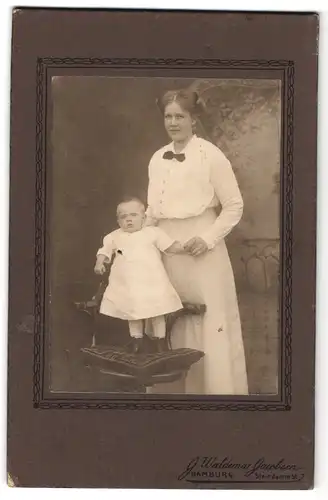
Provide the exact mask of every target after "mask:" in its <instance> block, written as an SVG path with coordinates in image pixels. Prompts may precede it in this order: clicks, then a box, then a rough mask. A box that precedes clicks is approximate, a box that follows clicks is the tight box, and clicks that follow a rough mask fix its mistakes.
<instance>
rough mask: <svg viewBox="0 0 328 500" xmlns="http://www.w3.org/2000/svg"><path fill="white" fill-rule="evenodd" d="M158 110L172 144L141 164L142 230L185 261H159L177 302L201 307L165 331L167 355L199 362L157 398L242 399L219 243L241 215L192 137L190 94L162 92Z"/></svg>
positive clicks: (216, 164)
mask: <svg viewBox="0 0 328 500" xmlns="http://www.w3.org/2000/svg"><path fill="white" fill-rule="evenodd" d="M159 106H160V109H161V111H162V112H163V115H164V125H165V129H166V131H167V133H168V135H169V137H170V138H171V140H172V142H171V143H170V144H168V145H167V146H164V147H163V148H161V149H160V150H158V151H156V153H155V154H154V155H153V157H152V158H151V161H150V164H149V187H148V209H147V215H148V223H150V224H158V226H159V227H160V228H161V229H163V230H164V231H166V233H167V234H168V235H169V236H171V237H172V238H173V239H175V240H179V241H180V242H181V243H182V244H184V248H185V250H186V252H187V253H186V254H183V255H174V256H164V265H165V268H166V271H167V273H168V275H169V277H170V279H171V282H172V284H173V286H174V287H175V289H176V291H177V292H178V294H179V295H180V298H181V300H182V301H183V302H191V303H198V304H205V305H206V313H205V314H204V315H203V316H202V317H198V316H188V317H184V318H180V319H179V320H178V321H177V322H176V324H175V326H174V329H173V332H172V347H173V348H174V349H176V348H180V347H189V348H193V349H199V350H202V351H204V353H205V356H204V358H203V359H202V360H201V361H199V362H198V363H196V364H195V365H193V366H192V367H191V369H190V370H189V372H188V374H187V376H186V378H185V379H184V380H183V387H178V386H176V387H174V386H173V387H171V388H169V386H166V387H163V391H164V392H183V393H189V394H192V393H194V394H231V395H236V394H248V385H247V374H246V366H245V354H244V345H243V339H242V334H241V326H240V318H239V310H238V303H237V297H236V290H235V281H234V275H233V271H232V268H231V263H230V258H229V255H228V252H227V248H226V245H225V241H224V238H225V237H226V236H227V235H228V234H229V233H230V231H231V230H232V229H233V227H234V226H235V225H236V224H237V223H238V222H239V220H240V218H241V216H242V212H243V200H242V197H241V194H240V191H239V188H238V185H237V182H236V178H235V175H234V173H233V170H232V168H231V165H230V162H229V161H228V159H227V158H226V157H225V156H224V154H223V153H222V152H221V151H220V149H218V148H217V147H216V146H214V145H213V144H212V143H211V142H209V141H206V140H204V139H202V138H200V137H197V136H196V135H195V134H194V132H193V131H194V128H195V125H196V122H197V119H198V118H199V116H200V113H201V111H202V109H201V104H200V101H199V98H198V94H197V93H196V92H191V91H189V90H178V91H170V92H167V93H166V94H165V95H164V96H163V98H162V100H161V101H160V102H159ZM217 207H220V208H221V211H220V213H219V215H217V211H216V209H217ZM155 392H156V390H155Z"/></svg>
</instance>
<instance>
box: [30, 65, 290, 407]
mask: <svg viewBox="0 0 328 500" xmlns="http://www.w3.org/2000/svg"><path fill="white" fill-rule="evenodd" d="M68 67H71V68H83V69H87V68H89V67H90V68H116V69H136V70H138V68H142V69H148V68H155V69H156V68H166V69H168V70H169V69H198V70H202V69H218V70H219V69H220V70H223V69H227V70H233V69H237V70H245V69H246V70H250V71H251V70H254V69H256V70H259V69H263V70H270V69H272V70H281V71H282V74H283V78H282V89H281V95H282V112H281V116H282V125H281V132H282V133H281V140H282V149H281V151H282V156H281V161H280V165H281V168H280V180H281V190H280V193H281V198H280V206H281V214H282V216H281V225H280V235H284V238H282V237H281V241H280V273H281V276H280V278H281V279H280V325H281V330H280V337H281V339H280V346H281V348H280V357H281V362H280V381H281V383H280V400H277V399H274V400H268V399H265V398H267V396H262V395H261V396H259V397H258V398H255V397H254V395H250V396H247V397H242V399H241V396H231V397H230V398H227V397H226V396H224V399H223V397H222V396H220V395H218V396H213V397H211V398H210V397H209V396H206V395H204V396H201V395H197V396H196V397H197V400H195V396H188V399H179V400H177V399H172V398H171V399H169V398H170V395H163V396H164V398H163V396H158V397H156V398H154V397H153V396H155V395H151V396H152V397H151V399H150V398H148V397H147V395H145V396H144V395H142V397H143V398H144V399H143V400H141V399H139V398H138V399H136V397H135V395H131V396H130V395H129V396H128V395H127V396H125V395H124V398H123V397H120V398H119V399H118V398H117V397H115V395H114V394H113V396H111V395H110V393H108V397H106V399H99V398H97V395H96V393H94V397H92V398H91V397H88V398H85V399H82V398H81V399H76V398H74V394H76V393H69V394H71V397H67V398H66V397H65V399H63V398H58V399H56V398H55V397H51V399H50V398H48V399H47V398H44V369H45V366H44V351H45V346H44V340H45V335H44V331H45V321H44V306H45V294H44V290H45V277H46V272H45V261H46V259H45V249H46V244H45V236H46V217H45V211H46V140H47V133H46V121H47V69H48V68H68ZM84 76H85V75H84ZM93 76H94V75H93ZM136 76H137V75H136ZM294 79H295V67H294V61H291V60H275V59H274V60H265V59H255V60H237V59H229V60H221V59H180V58H179V59H164V58H158V59H156V58H151V59H148V58H93V57H88V58H85V57H84V58H82V57H75V58H68V57H63V58H61V57H43V58H38V59H37V64H36V153H35V162H36V183H35V252H34V255H35V260H34V263H35V266H34V267H35V273H34V279H35V288H34V318H35V320H34V362H33V404H34V408H40V409H113V410H115V409H117V410H139V409H140V410H152V409H154V410H219V411H222V410H229V411H289V410H290V409H291V401H292V242H293V151H294V142H293V136H294V131H293V125H294ZM54 395H55V393H54ZM181 396H183V397H184V398H185V397H186V396H185V395H181Z"/></svg>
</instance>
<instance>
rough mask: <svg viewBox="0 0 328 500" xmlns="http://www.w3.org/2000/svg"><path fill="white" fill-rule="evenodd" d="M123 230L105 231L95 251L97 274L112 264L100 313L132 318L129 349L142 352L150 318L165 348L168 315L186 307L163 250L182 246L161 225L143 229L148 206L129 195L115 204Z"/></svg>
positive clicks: (158, 346)
mask: <svg viewBox="0 0 328 500" xmlns="http://www.w3.org/2000/svg"><path fill="white" fill-rule="evenodd" d="M117 222H118V225H119V226H120V227H119V229H117V230H115V231H113V232H111V233H109V234H107V236H105V238H104V240H103V246H102V248H100V249H99V250H98V252H97V261H96V265H95V273H97V274H103V273H104V272H105V271H106V268H105V264H106V263H110V262H111V259H112V257H113V255H114V256H115V259H114V262H113V265H112V267H111V271H110V275H109V279H108V286H107V288H106V290H105V293H104V295H103V298H102V301H101V305H100V313H101V314H105V315H107V316H112V317H114V318H121V319H123V320H127V321H128V322H129V331H130V336H131V337H132V342H131V351H132V352H134V353H138V352H142V350H143V336H144V320H146V319H147V320H150V321H151V323H152V330H153V336H154V341H155V342H156V350H157V351H158V352H163V351H164V350H165V349H166V342H165V318H164V315H165V314H167V313H170V312H173V311H177V310H179V309H182V303H181V301H180V298H179V296H178V294H177V292H176V291H175V289H174V288H173V286H172V284H171V282H170V280H169V278H168V275H167V273H166V271H165V268H164V265H163V262H162V257H161V252H165V253H182V252H183V251H184V250H183V247H182V245H181V244H180V243H179V242H177V241H173V240H172V239H171V238H170V237H169V236H168V235H167V234H166V233H164V232H163V231H162V230H161V229H159V228H158V227H153V226H147V227H145V225H144V223H145V206H144V204H143V203H142V202H141V201H140V200H139V199H137V198H129V199H127V200H126V201H122V202H121V203H119V205H118V207H117Z"/></svg>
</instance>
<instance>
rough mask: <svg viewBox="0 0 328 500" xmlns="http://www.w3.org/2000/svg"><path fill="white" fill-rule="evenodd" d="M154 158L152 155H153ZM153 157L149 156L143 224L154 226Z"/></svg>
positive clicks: (155, 220)
mask: <svg viewBox="0 0 328 500" xmlns="http://www.w3.org/2000/svg"><path fill="white" fill-rule="evenodd" d="M153 158H154V157H153ZM153 158H151V160H150V162H149V166H148V192H147V210H146V221H145V226H156V224H157V219H156V217H155V216H154V207H153V203H154V198H155V197H154V194H153V190H154V182H156V180H155V179H154V172H153V171H154V169H153V163H154V161H153Z"/></svg>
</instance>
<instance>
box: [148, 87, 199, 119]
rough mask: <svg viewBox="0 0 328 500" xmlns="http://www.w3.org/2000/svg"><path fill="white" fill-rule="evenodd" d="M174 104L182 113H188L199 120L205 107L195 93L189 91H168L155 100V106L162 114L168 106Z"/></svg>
mask: <svg viewBox="0 0 328 500" xmlns="http://www.w3.org/2000/svg"><path fill="white" fill-rule="evenodd" d="M172 102H176V103H178V104H179V106H181V108H182V109H183V110H184V111H188V112H189V113H190V114H191V115H192V116H193V117H197V118H199V117H200V116H201V115H202V113H204V111H205V105H204V103H203V101H202V100H201V99H200V97H199V95H198V93H197V92H194V91H192V90H189V89H181V90H169V91H168V92H166V93H165V94H164V95H163V97H162V98H160V99H157V105H158V107H159V109H160V110H161V112H162V114H163V115H164V113H165V108H166V106H167V105H168V104H170V103H172Z"/></svg>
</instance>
